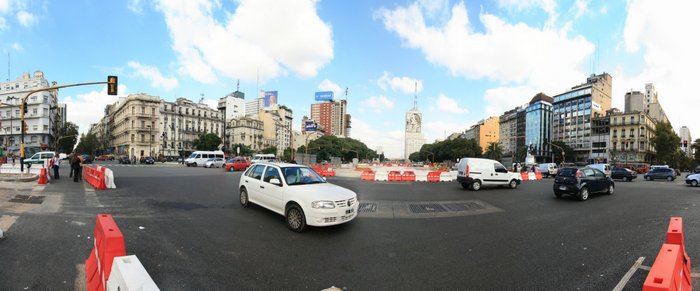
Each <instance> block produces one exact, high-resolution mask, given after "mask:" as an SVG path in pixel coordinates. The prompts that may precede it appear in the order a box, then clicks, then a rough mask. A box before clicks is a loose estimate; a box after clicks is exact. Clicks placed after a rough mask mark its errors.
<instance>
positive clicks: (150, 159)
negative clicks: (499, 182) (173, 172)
mask: <svg viewBox="0 0 700 291" xmlns="http://www.w3.org/2000/svg"><path fill="white" fill-rule="evenodd" d="M155 162H156V160H155V159H154V158H153V157H145V158H143V160H142V161H141V163H142V164H151V165H153V164H154V163H155Z"/></svg>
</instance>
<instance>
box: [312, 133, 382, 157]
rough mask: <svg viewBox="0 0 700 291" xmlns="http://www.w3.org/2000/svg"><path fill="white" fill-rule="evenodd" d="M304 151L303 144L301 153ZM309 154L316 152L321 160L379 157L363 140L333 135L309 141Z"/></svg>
mask: <svg viewBox="0 0 700 291" xmlns="http://www.w3.org/2000/svg"><path fill="white" fill-rule="evenodd" d="M304 152H305V151H304V148H303V146H302V147H300V153H304ZM309 154H316V159H317V160H319V161H321V160H330V157H340V158H341V159H342V160H343V161H344V162H350V161H352V159H353V158H358V157H359V159H360V160H361V161H362V160H372V159H374V158H377V152H376V151H374V150H371V149H369V148H368V147H367V145H365V144H364V143H363V142H361V141H359V140H356V139H352V138H345V137H337V136H333V135H324V136H322V137H320V138H318V139H315V140H312V141H309Z"/></svg>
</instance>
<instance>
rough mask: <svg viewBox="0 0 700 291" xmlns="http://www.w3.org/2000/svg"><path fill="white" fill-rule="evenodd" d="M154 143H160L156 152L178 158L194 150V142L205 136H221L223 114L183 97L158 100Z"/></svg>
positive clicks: (222, 136) (222, 134)
mask: <svg viewBox="0 0 700 291" xmlns="http://www.w3.org/2000/svg"><path fill="white" fill-rule="evenodd" d="M159 110H160V115H159V120H158V122H159V124H158V130H159V131H158V132H157V134H158V135H157V136H156V138H157V140H158V142H159V143H160V144H161V145H160V146H159V147H157V150H156V153H157V154H162V155H164V156H171V157H178V156H180V155H188V154H189V153H191V152H192V151H195V150H196V149H195V148H194V144H193V142H194V140H195V139H197V138H199V136H201V135H203V134H206V133H213V134H216V135H217V136H219V138H221V139H222V142H223V141H224V140H225V137H224V115H223V113H221V112H219V111H218V110H217V109H214V108H211V107H209V106H208V105H206V104H204V103H201V102H200V103H195V102H193V101H192V100H189V99H186V98H177V99H176V100H175V102H170V101H165V100H161V101H160V105H159Z"/></svg>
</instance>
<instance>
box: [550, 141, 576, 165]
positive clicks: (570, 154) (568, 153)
mask: <svg viewBox="0 0 700 291" xmlns="http://www.w3.org/2000/svg"><path fill="white" fill-rule="evenodd" d="M562 148H563V149H564V160H562V156H561V149H562ZM552 153H553V154H554V161H555V163H562V162H565V161H573V160H574V149H572V148H571V147H570V146H569V145H567V144H566V143H565V142H563V141H553V142H552Z"/></svg>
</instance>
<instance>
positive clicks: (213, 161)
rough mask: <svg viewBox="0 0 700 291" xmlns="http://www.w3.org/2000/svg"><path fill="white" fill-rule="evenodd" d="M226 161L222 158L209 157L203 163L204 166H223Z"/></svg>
mask: <svg viewBox="0 0 700 291" xmlns="http://www.w3.org/2000/svg"><path fill="white" fill-rule="evenodd" d="M225 163H226V160H224V158H210V159H208V160H207V161H206V162H205V163H204V167H205V168H214V167H217V168H221V167H223V166H224V164H225Z"/></svg>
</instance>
